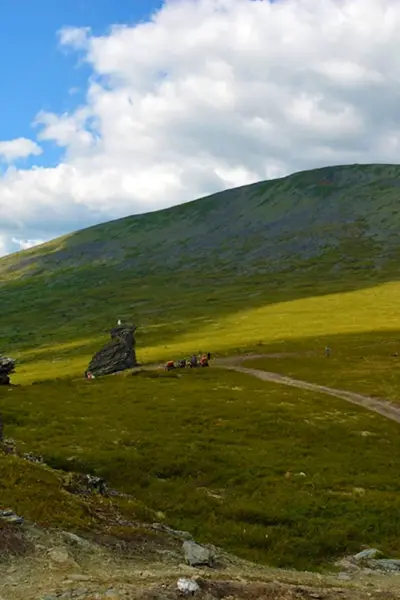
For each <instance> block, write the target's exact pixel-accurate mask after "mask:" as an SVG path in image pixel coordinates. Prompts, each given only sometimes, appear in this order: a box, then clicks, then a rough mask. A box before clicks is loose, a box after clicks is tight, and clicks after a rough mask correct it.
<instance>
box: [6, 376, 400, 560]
mask: <svg viewBox="0 0 400 600" xmlns="http://www.w3.org/2000/svg"><path fill="white" fill-rule="evenodd" d="M178 375H181V376H178ZM0 411H1V412H2V413H3V414H4V417H5V424H6V434H7V435H8V436H11V437H13V438H15V439H16V440H17V441H18V443H19V444H20V448H21V449H22V450H23V451H32V452H35V453H38V454H42V455H44V457H45V459H46V461H47V462H48V463H49V464H50V465H51V466H52V467H56V468H58V469H65V470H79V471H82V472H90V473H93V474H98V475H100V476H103V477H105V479H106V480H107V481H108V483H109V484H110V485H111V486H113V487H115V488H118V489H120V490H122V491H125V492H128V493H130V494H132V495H133V496H134V497H135V498H136V499H137V502H138V504H139V503H141V504H140V506H147V507H149V509H151V510H154V511H162V512H163V513H164V515H165V520H166V522H167V523H168V524H169V525H171V526H174V527H177V528H180V529H186V530H189V531H191V532H192V533H193V534H194V535H195V537H196V539H197V540H199V541H201V542H212V543H214V544H217V545H221V546H222V547H224V548H226V549H228V550H231V551H233V552H235V553H237V554H239V555H241V556H243V557H246V558H250V559H252V560H257V561H261V562H268V563H271V564H274V565H280V566H295V567H300V568H321V566H322V565H326V564H327V563H328V562H329V561H331V560H333V558H334V557H337V556H340V555H342V554H346V553H347V552H356V551H358V550H360V548H362V547H363V545H370V544H373V545H374V546H378V547H379V548H381V549H382V550H383V552H385V553H386V554H389V555H400V541H399V540H400V519H399V514H400V493H399V492H400V484H399V481H398V464H397V460H396V457H397V456H398V455H399V451H400V436H399V428H398V426H397V424H395V423H391V422H388V421H387V420H385V419H383V418H381V417H379V416H377V415H375V414H373V413H370V412H368V411H365V410H363V409H361V408H358V407H355V406H352V405H349V404H347V403H345V402H343V401H341V400H339V399H335V398H331V397H326V396H324V395H322V394H321V395H319V394H313V393H310V392H306V391H302V390H296V389H291V388H285V387H283V386H279V385H276V386H275V385H272V384H268V383H265V382H262V381H259V380H257V379H255V378H251V377H249V376H246V375H243V374H240V373H231V372H227V371H224V370H221V369H213V368H210V369H209V370H199V371H198V372H184V373H180V374H178V373H172V374H166V373H164V372H159V373H156V372H147V373H146V372H143V373H141V374H137V375H135V376H133V375H130V374H129V375H125V376H124V375H122V376H111V377H108V378H104V379H96V380H92V381H85V380H83V379H78V380H72V379H64V380H59V381H48V382H44V383H40V384H33V385H26V386H21V387H19V388H18V387H16V388H14V389H12V391H8V389H7V388H5V389H3V390H1V391H0ZM6 460H7V461H8V460H10V459H6ZM11 460H14V459H11ZM0 465H2V467H1V468H2V469H4V468H5V467H4V462H3V461H1V462H0ZM7 468H8V470H9V472H8V475H7V476H4V475H3V471H2V480H1V482H2V486H3V488H2V491H1V503H2V504H3V503H4V504H6V505H7V506H10V507H11V508H13V509H15V510H17V511H20V512H21V513H23V514H25V515H26V516H28V515H29V516H31V517H33V518H35V517H36V518H37V517H39V518H40V520H41V521H42V522H43V521H44V522H45V521H46V520H47V519H50V517H49V515H50V513H51V511H53V514H54V515H55V512H54V506H56V507H57V515H56V516H55V519H60V522H61V523H62V524H63V525H65V523H66V522H68V521H73V524H74V525H75V527H76V528H77V529H79V527H80V526H82V527H84V526H85V525H87V523H88V521H87V517H85V515H83V516H81V515H82V508H81V507H80V506H79V500H76V499H75V498H73V500H72V501H70V500H68V503H67V504H65V496H64V492H62V493H61V492H60V491H59V484H58V483H56V482H55V479H54V476H53V475H47V474H45V473H43V475H41V473H42V472H41V467H36V466H35V467H34V471H33V472H32V473H31V474H30V475H29V477H28V475H26V476H25V474H24V471H23V470H21V471H20V470H18V469H16V468H14V470H13V471H12V469H11V471H10V467H9V466H8V467H7V466H6V469H7ZM302 473H304V474H305V475H302ZM47 479H48V481H47ZM36 480H38V481H40V480H42V484H41V485H44V488H45V493H39V491H40V486H38V487H35V486H36V485H37V484H36V483H35V481H36ZM18 482H19V483H18ZM35 489H36V490H37V491H36V492H35ZM70 502H72V504H71V503H70ZM52 523H54V519H53V521H52Z"/></svg>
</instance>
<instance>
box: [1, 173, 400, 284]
mask: <svg viewBox="0 0 400 600" xmlns="http://www.w3.org/2000/svg"><path fill="white" fill-rule="evenodd" d="M399 199H400V166H398V165H352V166H344V167H340V166H339V167H329V168H322V169H316V170H313V171H306V172H301V173H296V174H294V175H290V176H288V177H285V178H282V179H276V180H271V181H266V182H261V183H256V184H253V185H248V186H244V187H241V188H237V189H233V190H228V191H225V192H221V193H218V194H215V195H213V196H209V197H207V198H203V199H200V200H196V201H193V202H188V203H186V204H183V205H180V206H175V207H173V208H169V209H166V210H161V211H158V212H154V213H148V214H144V215H136V216H132V217H127V218H124V219H120V220H117V221H112V222H109V223H106V224H102V225H98V226H94V227H90V228H88V229H85V230H82V231H79V232H77V233H74V234H71V235H68V236H64V237H62V238H59V239H57V240H55V241H52V242H49V243H47V244H44V245H42V246H40V247H37V248H33V249H30V250H26V251H24V252H20V253H17V254H14V255H12V256H9V257H6V258H3V259H2V260H0V277H1V279H0V281H2V282H4V281H5V280H7V279H8V278H9V277H15V275H18V276H20V275H22V274H24V275H26V274H28V273H29V274H30V275H35V274H39V273H44V272H45V273H50V272H51V273H56V272H60V271H61V270H64V269H66V268H68V267H74V268H76V267H82V266H87V265H88V264H90V263H93V262H96V263H97V264H98V265H113V267H114V268H116V269H118V270H132V272H134V273H135V275H138V274H146V275H148V274H149V273H157V272H160V271H161V272H164V270H165V269H166V268H172V269H179V270H180V271H188V270H190V271H192V270H193V268H200V269H201V270H202V269H203V267H204V264H205V262H206V263H207V269H208V270H209V271H210V272H216V273H219V272H220V268H221V267H222V268H224V267H228V270H229V271H238V272H239V273H240V272H243V271H245V272H246V273H249V272H259V273H270V272H273V271H281V270H285V269H286V267H287V266H288V264H297V265H298V263H299V262H300V263H301V264H302V266H312V265H313V262H314V260H315V259H320V258H321V257H322V256H324V255H326V254H327V252H328V251H332V250H334V255H333V256H332V260H330V261H329V262H330V263H331V264H330V266H331V267H334V268H335V270H336V269H337V268H338V265H337V261H338V260H339V261H340V262H341V263H343V261H344V262H345V263H354V262H357V255H358V254H360V255H362V256H360V258H361V259H362V260H361V262H360V267H366V266H368V265H369V266H371V267H373V266H383V265H384V264H385V261H386V259H387V258H388V251H389V255H390V251H391V250H392V249H394V250H395V249H396V246H397V243H398V235H399V234H398V232H399V226H400V203H399ZM356 238H357V240H358V243H357V245H356V247H355V249H356V248H357V249H358V250H357V252H356V253H355V255H354V256H351V255H350V254H349V244H350V245H351V246H352V245H353V243H354V240H355V239H356ZM361 249H363V250H364V252H362V251H361ZM369 250H373V252H371V256H368V251H369ZM380 250H382V252H380ZM326 258H328V256H327V257H326ZM365 259H367V262H368V265H367V264H365ZM368 259H369V260H368Z"/></svg>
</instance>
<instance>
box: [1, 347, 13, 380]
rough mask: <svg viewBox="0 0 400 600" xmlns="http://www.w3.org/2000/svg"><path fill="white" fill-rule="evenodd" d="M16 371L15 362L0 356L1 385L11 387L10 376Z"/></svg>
mask: <svg viewBox="0 0 400 600" xmlns="http://www.w3.org/2000/svg"><path fill="white" fill-rule="evenodd" d="M14 371H15V360H14V359H13V358H8V357H7V356H3V355H2V354H0V385H9V383H10V375H11V374H12V373H14Z"/></svg>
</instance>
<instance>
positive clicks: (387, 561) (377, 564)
mask: <svg viewBox="0 0 400 600" xmlns="http://www.w3.org/2000/svg"><path fill="white" fill-rule="evenodd" d="M368 565H369V566H371V567H373V568H376V569H380V570H381V571H391V572H393V571H400V560H397V559H395V558H378V559H375V560H370V561H368Z"/></svg>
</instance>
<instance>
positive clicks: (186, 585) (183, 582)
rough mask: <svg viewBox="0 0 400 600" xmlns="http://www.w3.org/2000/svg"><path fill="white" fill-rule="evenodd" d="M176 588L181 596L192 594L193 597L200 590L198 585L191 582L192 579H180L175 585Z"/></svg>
mask: <svg viewBox="0 0 400 600" xmlns="http://www.w3.org/2000/svg"><path fill="white" fill-rule="evenodd" d="M176 587H177V588H178V590H179V591H180V592H182V593H183V594H192V595H193V594H195V593H196V592H198V591H199V590H200V588H199V586H198V584H197V583H196V582H195V581H193V580H192V579H186V578H184V577H181V578H180V579H178V583H177V584H176Z"/></svg>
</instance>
